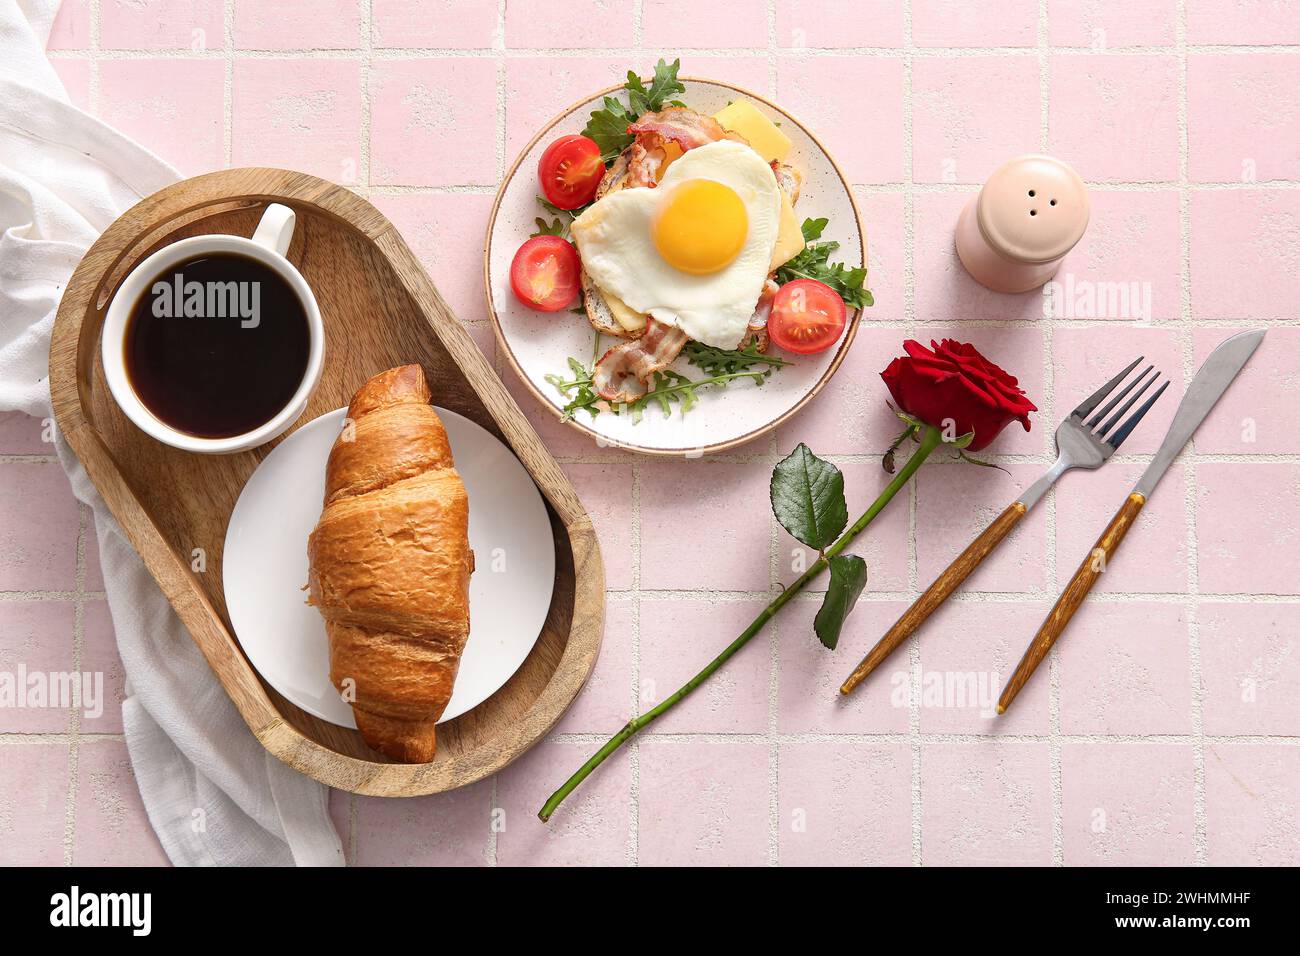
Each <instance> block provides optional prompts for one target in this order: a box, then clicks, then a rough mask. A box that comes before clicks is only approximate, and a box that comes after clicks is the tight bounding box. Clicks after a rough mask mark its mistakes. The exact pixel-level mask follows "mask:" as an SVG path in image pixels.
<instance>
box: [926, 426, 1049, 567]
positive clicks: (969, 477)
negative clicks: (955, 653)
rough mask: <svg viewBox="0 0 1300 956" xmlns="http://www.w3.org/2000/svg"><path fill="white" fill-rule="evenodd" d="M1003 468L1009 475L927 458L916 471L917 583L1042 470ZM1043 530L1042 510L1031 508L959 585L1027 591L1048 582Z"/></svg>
mask: <svg viewBox="0 0 1300 956" xmlns="http://www.w3.org/2000/svg"><path fill="white" fill-rule="evenodd" d="M936 454H938V453H937V452H936ZM932 457H933V456H932ZM1002 467H1004V468H1006V470H1007V472H1010V474H1009V475H1008V474H1007V473H1006V472H1003V471H1002V470H1001V469H998V468H981V467H979V466H978V465H971V464H968V463H966V462H950V461H945V462H941V463H938V464H932V463H930V462H927V463H926V465H925V466H924V467H923V468H922V469H921V473H920V474H919V475H918V476H917V485H916V536H917V542H916V544H917V548H916V577H917V583H918V584H920V585H921V586H922V587H928V586H929V583H930V582H931V581H933V580H934V579H935V578H936V577H938V576H939V573H940V572H941V571H943V569H944V568H946V567H948V565H949V564H951V563H952V559H953V558H955V557H956V556H957V555H958V554H960V553H961V552H962V550H963V549H964V548H965V547H966V546H967V545H968V544H970V543H971V542H972V541H974V540H975V538H977V537H978V536H979V534H980V533H981V532H982V531H983V530H984V529H985V528H987V527H988V526H989V525H990V524H991V523H992V522H993V519H994V518H996V517H997V516H998V515H1000V514H1001V513H1002V512H1003V511H1004V510H1005V509H1006V507H1007V505H1009V504H1011V502H1013V501H1015V500H1016V496H1017V495H1019V494H1020V492H1021V491H1022V490H1023V489H1025V488H1027V487H1029V485H1031V484H1032V483H1033V482H1034V481H1035V480H1036V479H1037V478H1038V476H1039V475H1040V474H1042V472H1043V470H1044V469H1043V468H1042V467H1040V466H1038V465H1004V466H1002ZM1046 532H1047V521H1046V513H1045V511H1044V509H1041V508H1035V509H1034V510H1033V511H1031V512H1029V514H1027V515H1026V516H1025V517H1024V518H1022V519H1020V523H1019V524H1018V525H1016V527H1015V528H1014V529H1013V530H1012V532H1011V533H1010V534H1009V535H1008V536H1007V537H1006V538H1005V539H1004V540H1003V541H1002V544H1001V545H999V547H998V550H997V551H996V552H994V554H993V555H992V556H991V557H989V558H987V559H986V560H985V561H984V562H983V563H982V564H981V565H980V566H979V567H978V568H977V569H976V570H975V572H974V573H973V574H972V575H971V576H970V577H969V578H967V579H966V583H965V585H964V587H965V588H966V589H967V590H971V591H1005V592H1027V591H1032V590H1035V589H1038V588H1043V587H1046V586H1048V584H1049V582H1048V581H1047V572H1046V569H1045V565H1044V562H1045V557H1044V556H1045V554H1046V547H1047V546H1046V541H1045V538H1046Z"/></svg>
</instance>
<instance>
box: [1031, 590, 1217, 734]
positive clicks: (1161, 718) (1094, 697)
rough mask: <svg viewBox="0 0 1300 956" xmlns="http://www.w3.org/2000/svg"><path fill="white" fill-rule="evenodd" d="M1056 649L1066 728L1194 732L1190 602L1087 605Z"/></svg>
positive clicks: (1078, 731)
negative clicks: (1181, 604)
mask: <svg viewBox="0 0 1300 956" xmlns="http://www.w3.org/2000/svg"><path fill="white" fill-rule="evenodd" d="M1108 573H1109V572H1108ZM1025 643H1026V644H1027V643H1028V641H1027V640H1026V642H1025ZM1056 655H1057V658H1058V660H1059V661H1060V671H1061V733H1064V734H1134V735H1147V734H1187V733H1191V730H1192V675H1191V668H1190V664H1189V658H1188V614H1187V611H1186V610H1184V609H1183V608H1181V607H1178V606H1177V605H1175V604H1154V603H1150V602H1145V601H1124V602H1120V603H1113V602H1105V603H1102V602H1097V601H1094V602H1091V603H1089V604H1085V605H1084V606H1083V607H1082V608H1080V610H1079V611H1078V612H1077V613H1076V614H1075V616H1074V620H1073V621H1072V622H1071V626H1070V630H1069V631H1068V632H1067V633H1066V634H1065V635H1064V636H1063V637H1062V638H1061V640H1060V642H1059V643H1058V644H1057V645H1056Z"/></svg>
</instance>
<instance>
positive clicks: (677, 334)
mask: <svg viewBox="0 0 1300 956" xmlns="http://www.w3.org/2000/svg"><path fill="white" fill-rule="evenodd" d="M686 341H687V340H686V333H685V332H683V331H682V330H681V329H679V328H677V326H675V325H666V324H664V323H663V322H657V321H655V320H654V319H647V320H646V328H645V331H644V332H642V333H641V337H640V338H636V339H632V341H630V342H624V343H622V344H621V345H616V346H614V347H613V348H612V349H610V350H609V351H608V352H606V353H605V354H604V355H602V356H601V357H600V360H599V361H598V362H597V363H596V367H595V369H594V371H593V372H592V376H591V380H592V385H593V386H594V387H595V389H596V394H597V395H599V396H600V397H601V398H603V399H604V400H605V401H607V402H613V403H615V404H617V403H619V402H634V401H636V400H637V399H638V398H640V397H641V396H642V395H644V394H645V393H646V391H647V388H646V382H647V381H648V380H649V379H650V376H651V375H653V374H654V373H655V372H662V371H663V370H664V369H666V368H667V367H668V366H669V365H671V364H672V363H673V360H674V359H676V358H677V356H678V354H680V352H681V350H682V347H683V346H685V345H686Z"/></svg>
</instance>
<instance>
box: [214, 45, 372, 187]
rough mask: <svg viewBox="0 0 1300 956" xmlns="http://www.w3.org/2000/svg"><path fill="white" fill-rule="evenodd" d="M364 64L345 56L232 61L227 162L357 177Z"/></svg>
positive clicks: (341, 178) (328, 176) (343, 179)
mask: <svg viewBox="0 0 1300 956" xmlns="http://www.w3.org/2000/svg"><path fill="white" fill-rule="evenodd" d="M360 77H361V69H360V64H358V63H357V62H355V61H348V60H262V59H256V60H253V59H248V60H243V59H236V60H235V68H234V80H233V97H234V99H233V102H234V122H233V127H232V129H231V149H232V159H233V163H234V164H235V165H236V166H286V167H289V168H291V169H301V170H302V171H303V172H308V173H312V174H314V175H317V176H323V177H325V178H326V179H332V180H334V181H335V182H340V183H344V184H345V185H346V184H351V183H354V182H356V181H357V176H358V170H359V168H360V162H361V133H360V128H361V87H360Z"/></svg>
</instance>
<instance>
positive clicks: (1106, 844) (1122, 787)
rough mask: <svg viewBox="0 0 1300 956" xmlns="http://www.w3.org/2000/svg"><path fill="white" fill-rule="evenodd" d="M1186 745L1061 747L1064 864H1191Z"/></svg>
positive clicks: (1189, 772) (1189, 777) (1189, 773)
mask: <svg viewBox="0 0 1300 956" xmlns="http://www.w3.org/2000/svg"><path fill="white" fill-rule="evenodd" d="M1192 760H1193V754H1192V748H1191V747H1188V746H1184V745H1182V744H1111V743H1094V744H1066V745H1064V746H1063V747H1062V748H1061V831H1062V835H1063V837H1064V842H1065V864H1066V865H1067V866H1155V865H1165V866H1172V865H1182V866H1189V865H1191V863H1192V862H1193V860H1194V856H1193V851H1192V827H1193V823H1192V776H1193V771H1192Z"/></svg>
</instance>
